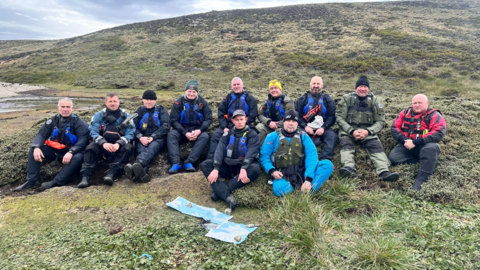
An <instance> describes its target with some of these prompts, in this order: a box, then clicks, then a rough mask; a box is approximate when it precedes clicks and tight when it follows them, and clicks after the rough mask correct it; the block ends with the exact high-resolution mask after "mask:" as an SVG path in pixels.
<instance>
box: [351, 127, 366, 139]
mask: <svg viewBox="0 0 480 270" xmlns="http://www.w3.org/2000/svg"><path fill="white" fill-rule="evenodd" d="M367 136H368V130H366V129H357V130H355V131H354V132H353V137H354V138H355V139H356V140H363V139H365V137H367Z"/></svg>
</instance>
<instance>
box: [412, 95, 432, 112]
mask: <svg viewBox="0 0 480 270" xmlns="http://www.w3.org/2000/svg"><path fill="white" fill-rule="evenodd" d="M429 104H430V102H428V100H427V99H426V98H425V97H424V96H415V97H413V99H412V108H413V111H414V112H415V113H424V112H426V111H427V109H428V105H429Z"/></svg>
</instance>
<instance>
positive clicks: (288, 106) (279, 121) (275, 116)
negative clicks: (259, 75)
mask: <svg viewBox="0 0 480 270" xmlns="http://www.w3.org/2000/svg"><path fill="white" fill-rule="evenodd" d="M268 88H269V89H270V94H269V95H268V97H267V98H266V99H265V101H263V103H262V104H261V105H260V109H259V110H258V120H259V121H260V123H259V124H258V125H257V126H255V129H256V130H257V133H258V138H259V140H260V145H263V141H264V140H265V138H266V137H267V135H268V134H269V133H271V132H274V131H275V130H276V129H277V128H282V127H283V118H284V116H285V112H286V111H288V110H295V104H294V103H293V100H291V99H290V98H289V97H287V95H285V94H282V84H281V83H280V82H279V81H277V80H272V81H270V83H269V84H268Z"/></svg>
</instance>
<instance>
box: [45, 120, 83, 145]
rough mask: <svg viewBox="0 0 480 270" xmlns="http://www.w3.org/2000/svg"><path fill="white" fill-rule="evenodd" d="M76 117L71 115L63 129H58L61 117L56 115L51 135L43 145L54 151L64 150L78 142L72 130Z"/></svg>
mask: <svg viewBox="0 0 480 270" xmlns="http://www.w3.org/2000/svg"><path fill="white" fill-rule="evenodd" d="M77 117H78V116H76V115H73V114H72V115H71V116H70V119H69V120H68V123H66V125H65V126H64V127H63V128H59V127H58V124H59V122H60V119H61V115H57V116H56V121H55V124H54V126H53V130H52V133H51V134H50V137H49V138H48V139H47V140H46V141H45V144H47V145H49V146H50V147H53V148H55V149H64V148H66V147H72V146H74V145H75V144H76V143H77V141H78V137H77V136H76V135H75V130H74V129H73V123H74V122H75V120H76V118H77Z"/></svg>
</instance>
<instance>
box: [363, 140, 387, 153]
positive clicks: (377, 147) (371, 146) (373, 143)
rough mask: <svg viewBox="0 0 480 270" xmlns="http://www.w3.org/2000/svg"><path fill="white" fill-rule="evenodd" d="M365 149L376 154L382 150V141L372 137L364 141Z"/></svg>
mask: <svg viewBox="0 0 480 270" xmlns="http://www.w3.org/2000/svg"><path fill="white" fill-rule="evenodd" d="M365 149H366V150H367V151H368V153H369V154H378V153H382V152H383V146H382V142H380V140H378V139H373V140H369V141H366V142H365Z"/></svg>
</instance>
